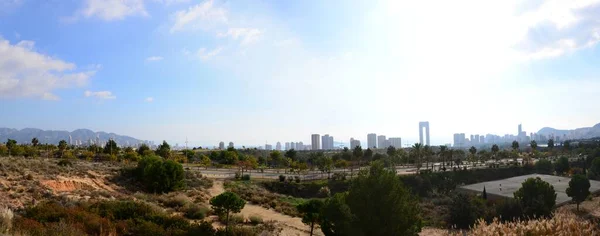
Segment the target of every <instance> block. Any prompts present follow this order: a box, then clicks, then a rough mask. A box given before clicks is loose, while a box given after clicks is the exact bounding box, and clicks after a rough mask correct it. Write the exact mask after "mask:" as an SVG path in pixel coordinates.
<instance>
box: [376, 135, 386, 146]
mask: <svg viewBox="0 0 600 236" xmlns="http://www.w3.org/2000/svg"><path fill="white" fill-rule="evenodd" d="M385 141H387V139H386V138H385V135H379V136H377V148H387V146H386V145H385V144H386V143H385Z"/></svg>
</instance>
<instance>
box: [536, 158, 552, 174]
mask: <svg viewBox="0 0 600 236" xmlns="http://www.w3.org/2000/svg"><path fill="white" fill-rule="evenodd" d="M535 170H536V171H537V172H538V173H540V174H546V175H551V174H552V173H553V172H554V166H553V165H552V162H550V161H549V160H544V159H543V160H539V161H538V162H536V163H535Z"/></svg>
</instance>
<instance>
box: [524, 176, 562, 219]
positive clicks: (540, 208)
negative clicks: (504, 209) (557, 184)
mask: <svg viewBox="0 0 600 236" xmlns="http://www.w3.org/2000/svg"><path fill="white" fill-rule="evenodd" d="M514 195H515V199H517V200H518V201H519V202H520V203H521V205H522V206H523V212H524V214H525V215H526V216H527V217H529V218H536V217H549V216H551V215H552V209H553V208H554V205H555V204H556V192H555V191H554V187H553V186H552V185H551V184H549V183H548V182H546V181H543V180H542V179H540V178H539V177H537V178H529V179H527V180H525V182H523V184H522V187H521V188H520V189H519V190H517V191H516V192H515V193H514Z"/></svg>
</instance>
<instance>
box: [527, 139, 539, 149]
mask: <svg viewBox="0 0 600 236" xmlns="http://www.w3.org/2000/svg"><path fill="white" fill-rule="evenodd" d="M529 146H531V149H532V150H536V149H537V146H538V145H537V142H536V141H535V140H531V142H529Z"/></svg>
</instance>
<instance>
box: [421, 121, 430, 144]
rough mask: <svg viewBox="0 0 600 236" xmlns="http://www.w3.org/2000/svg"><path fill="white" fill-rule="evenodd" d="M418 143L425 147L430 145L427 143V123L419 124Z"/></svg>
mask: <svg viewBox="0 0 600 236" xmlns="http://www.w3.org/2000/svg"><path fill="white" fill-rule="evenodd" d="M423 129H425V143H423ZM419 142H420V143H421V144H425V145H428V146H429V145H431V143H430V142H429V121H422V122H419Z"/></svg>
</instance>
